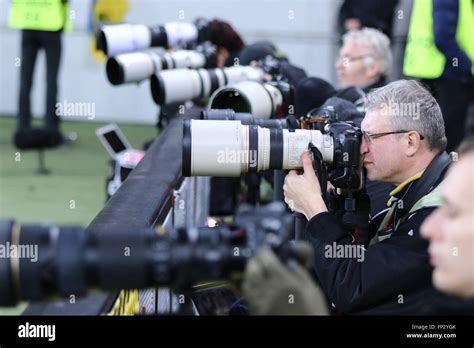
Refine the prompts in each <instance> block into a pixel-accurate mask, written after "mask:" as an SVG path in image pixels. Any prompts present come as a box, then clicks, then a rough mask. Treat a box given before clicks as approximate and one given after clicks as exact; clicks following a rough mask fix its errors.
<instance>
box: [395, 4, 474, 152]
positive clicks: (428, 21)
mask: <svg viewBox="0 0 474 348" xmlns="http://www.w3.org/2000/svg"><path fill="white" fill-rule="evenodd" d="M473 11H474V6H473V0H414V2H413V10H412V15H411V20H410V27H409V32H408V40H407V46H406V50H405V60H404V66H403V73H404V74H405V76H410V77H415V78H419V79H422V80H423V82H425V83H426V84H428V85H429V86H430V88H431V90H432V93H433V95H434V96H435V98H436V99H437V101H438V103H439V104H440V107H441V110H442V112H443V118H444V122H445V127H446V136H447V138H448V148H447V150H448V151H452V150H454V149H455V148H456V147H457V146H458V145H459V143H460V142H461V140H462V138H463V137H464V132H465V123H466V115H467V109H468V106H469V102H470V100H472V99H473V91H474V88H473V87H474V78H473V76H474V65H473V62H474V12H473Z"/></svg>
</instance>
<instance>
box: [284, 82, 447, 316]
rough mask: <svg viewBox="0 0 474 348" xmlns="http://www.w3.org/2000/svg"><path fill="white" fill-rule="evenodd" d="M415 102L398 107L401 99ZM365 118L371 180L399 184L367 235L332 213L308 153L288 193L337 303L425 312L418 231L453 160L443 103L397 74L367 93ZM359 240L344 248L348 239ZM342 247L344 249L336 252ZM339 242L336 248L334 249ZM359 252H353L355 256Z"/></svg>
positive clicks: (427, 283)
mask: <svg viewBox="0 0 474 348" xmlns="http://www.w3.org/2000/svg"><path fill="white" fill-rule="evenodd" d="M408 105H412V106H413V107H415V106H416V107H417V109H416V110H412V111H415V112H407V110H405V111H406V112H400V109H398V108H399V107H400V106H408ZM366 108H367V113H366V116H365V118H364V120H363V121H362V126H361V128H362V132H363V140H362V143H361V148H360V151H361V155H362V157H363V161H364V166H365V167H366V169H367V176H368V179H370V180H380V181H384V182H390V183H393V184H396V185H398V186H397V188H396V189H395V190H393V191H392V192H391V194H390V200H389V202H388V204H389V205H390V210H389V211H388V212H387V214H386V215H385V217H384V219H383V221H382V222H380V219H376V220H371V221H370V224H369V226H370V230H369V231H366V232H367V233H368V237H369V239H368V240H370V243H369V242H367V243H365V245H364V246H362V245H359V246H357V245H352V243H353V239H352V236H351V235H349V234H348V233H347V232H346V231H345V230H344V229H343V228H342V226H341V225H340V223H339V222H338V221H337V220H336V218H335V215H333V214H332V213H329V212H328V211H327V208H326V204H325V202H324V201H323V199H322V197H321V192H320V185H319V183H318V178H317V177H316V175H315V173H314V170H313V167H312V162H311V160H310V157H309V155H308V154H307V153H304V154H303V155H302V161H303V164H304V173H303V174H301V175H298V174H297V173H296V171H291V172H290V173H289V174H288V175H287V177H286V179H285V185H284V193H285V201H286V202H287V203H288V205H289V206H290V208H291V209H292V210H294V211H297V212H300V213H303V214H304V215H305V216H306V217H307V219H308V220H309V222H308V225H307V227H306V239H308V240H309V241H310V242H311V243H312V245H313V247H314V249H315V258H314V271H315V274H316V276H317V278H318V280H319V282H320V284H321V287H322V289H323V291H324V292H325V294H326V295H327V296H328V297H329V299H330V300H331V301H332V302H333V304H334V305H335V307H336V308H337V309H338V310H339V311H342V312H345V313H368V314H417V313H420V312H426V311H428V312H429V309H428V306H429V305H430V303H431V302H432V298H433V297H434V296H436V294H435V290H434V288H433V287H432V284H431V278H430V277H431V268H430V265H429V262H428V253H427V243H426V241H424V240H423V239H422V238H421V237H420V233H419V230H420V226H421V223H422V222H423V221H424V220H425V218H426V217H427V216H428V215H429V214H430V213H431V212H432V211H433V210H434V209H435V208H436V207H437V206H439V205H440V200H439V199H437V198H438V197H437V196H436V195H435V194H431V193H433V192H435V193H436V192H437V191H436V190H435V188H436V187H437V186H438V185H439V184H440V183H441V181H442V180H443V176H444V173H445V171H446V169H447V167H448V166H449V164H450V162H451V160H450V158H449V156H448V155H447V154H446V152H445V151H444V149H445V148H446V137H445V134H444V124H443V119H442V115H441V111H440V108H439V106H438V104H437V103H436V101H435V100H434V98H433V97H432V96H431V94H430V93H429V92H428V91H427V90H426V89H424V88H423V87H422V86H421V85H420V84H419V83H417V82H415V81H406V80H402V81H396V82H393V83H391V84H389V85H387V86H386V87H383V88H380V89H378V90H376V91H374V92H372V93H371V94H369V95H368V100H367V103H366ZM351 245H352V248H354V249H355V248H357V252H353V253H351V254H350V255H349V253H348V252H346V251H351V250H349V248H348V247H350V246H351ZM340 248H342V249H343V250H344V252H343V253H342V254H343V255H342V256H341V254H340V253H339V249H340ZM332 249H338V251H337V254H336V250H332ZM354 254H357V256H358V257H357V258H355V257H354Z"/></svg>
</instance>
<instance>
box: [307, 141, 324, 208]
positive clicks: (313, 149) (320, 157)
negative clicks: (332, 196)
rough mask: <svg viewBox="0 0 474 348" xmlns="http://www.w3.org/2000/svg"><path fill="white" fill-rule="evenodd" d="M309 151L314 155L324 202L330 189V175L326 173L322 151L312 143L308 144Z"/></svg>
mask: <svg viewBox="0 0 474 348" xmlns="http://www.w3.org/2000/svg"><path fill="white" fill-rule="evenodd" d="M308 149H309V150H310V151H311V152H312V153H313V156H314V167H315V171H316V176H317V177H318V179H319V180H318V181H319V185H320V187H321V195H322V196H323V200H325V197H326V191H327V187H328V173H327V171H326V167H325V166H324V162H323V155H322V154H321V151H319V149H318V148H317V147H316V146H314V145H313V144H312V143H309V144H308Z"/></svg>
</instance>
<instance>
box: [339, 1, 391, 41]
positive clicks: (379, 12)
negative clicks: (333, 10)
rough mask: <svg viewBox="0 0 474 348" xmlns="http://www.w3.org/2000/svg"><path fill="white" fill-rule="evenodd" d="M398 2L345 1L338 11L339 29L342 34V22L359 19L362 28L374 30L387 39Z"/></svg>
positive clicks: (389, 35)
mask: <svg viewBox="0 0 474 348" xmlns="http://www.w3.org/2000/svg"><path fill="white" fill-rule="evenodd" d="M397 4H398V0H384V1H380V0H345V1H344V3H343V4H342V6H341V9H340V10H339V27H340V31H341V34H342V33H344V22H345V20H346V19H349V18H356V19H359V20H360V21H361V23H362V26H363V27H370V28H375V29H378V30H380V31H382V32H383V33H384V34H385V35H387V36H388V37H389V38H390V37H391V35H392V22H393V14H394V12H395V7H396V6H397Z"/></svg>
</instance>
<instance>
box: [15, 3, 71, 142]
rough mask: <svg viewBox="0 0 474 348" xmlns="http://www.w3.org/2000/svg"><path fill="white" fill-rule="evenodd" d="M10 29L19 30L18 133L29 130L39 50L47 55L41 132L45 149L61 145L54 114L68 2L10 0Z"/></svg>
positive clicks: (61, 140)
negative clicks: (46, 136) (44, 141)
mask: <svg viewBox="0 0 474 348" xmlns="http://www.w3.org/2000/svg"><path fill="white" fill-rule="evenodd" d="M9 26H10V27H12V28H15V29H21V30H22V37H21V61H20V66H21V72H20V93H19V99H18V123H17V131H18V132H23V131H28V130H29V129H30V127H31V103H30V94H31V88H32V86H33V75H34V70H35V63H36V57H37V56H38V52H39V51H40V50H41V49H44V51H45V55H46V103H45V105H46V110H45V114H44V130H45V131H46V132H47V134H48V138H47V139H48V144H47V145H48V146H55V145H59V144H61V143H63V142H64V138H63V135H62V134H61V131H60V117H59V116H60V115H57V114H56V103H57V94H58V73H59V67H60V63H61V50H62V44H61V36H62V33H63V32H64V31H68V30H70V21H69V17H68V4H67V0H51V1H46V2H44V1H43V2H39V1H35V0H12V2H11V8H10V18H9Z"/></svg>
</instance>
